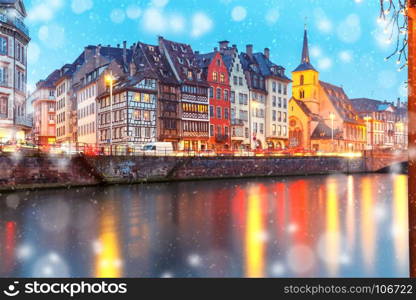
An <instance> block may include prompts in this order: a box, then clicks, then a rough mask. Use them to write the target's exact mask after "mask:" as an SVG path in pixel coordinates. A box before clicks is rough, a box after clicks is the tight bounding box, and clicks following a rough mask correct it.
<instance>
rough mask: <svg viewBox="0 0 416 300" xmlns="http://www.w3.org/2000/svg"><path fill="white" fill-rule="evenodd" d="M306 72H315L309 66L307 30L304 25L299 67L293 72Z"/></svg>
mask: <svg viewBox="0 0 416 300" xmlns="http://www.w3.org/2000/svg"><path fill="white" fill-rule="evenodd" d="M306 70H314V71H316V70H315V68H314V67H313V66H312V65H311V59H310V57H309V43H308V29H307V27H306V23H305V32H304V35H303V49H302V59H301V62H300V65H299V66H298V67H297V68H296V70H295V71H294V72H297V71H306Z"/></svg>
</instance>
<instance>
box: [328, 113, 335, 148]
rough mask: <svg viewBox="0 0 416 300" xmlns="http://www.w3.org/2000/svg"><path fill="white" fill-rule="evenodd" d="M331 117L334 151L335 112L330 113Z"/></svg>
mask: <svg viewBox="0 0 416 300" xmlns="http://www.w3.org/2000/svg"><path fill="white" fill-rule="evenodd" d="M329 118H330V119H331V131H332V134H331V139H332V152H334V150H335V147H334V121H335V114H334V113H332V112H331V113H330V114H329Z"/></svg>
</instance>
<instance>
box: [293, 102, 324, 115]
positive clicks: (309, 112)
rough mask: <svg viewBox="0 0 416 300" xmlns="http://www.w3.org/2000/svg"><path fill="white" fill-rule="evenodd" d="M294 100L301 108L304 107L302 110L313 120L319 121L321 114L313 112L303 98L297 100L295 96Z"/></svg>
mask: <svg viewBox="0 0 416 300" xmlns="http://www.w3.org/2000/svg"><path fill="white" fill-rule="evenodd" d="M293 100H294V101H295V102H296V103H297V104H298V105H299V107H300V109H302V111H303V112H304V113H305V114H306V115H307V116H308V117H310V118H311V119H312V120H313V121H319V120H320V119H321V117H320V116H319V115H317V114H314V113H312V112H311V110H310V109H309V107H308V106H307V105H306V104H305V103H304V102H303V101H302V100H297V99H294V98H293Z"/></svg>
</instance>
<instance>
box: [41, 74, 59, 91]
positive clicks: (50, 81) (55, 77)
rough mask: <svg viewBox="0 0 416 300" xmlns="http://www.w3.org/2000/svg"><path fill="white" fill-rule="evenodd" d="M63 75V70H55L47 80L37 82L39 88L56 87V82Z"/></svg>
mask: <svg viewBox="0 0 416 300" xmlns="http://www.w3.org/2000/svg"><path fill="white" fill-rule="evenodd" d="M60 77H61V71H60V70H55V71H53V72H52V73H51V74H50V75H49V76H48V77H47V78H46V79H45V80H41V81H39V82H38V83H37V84H36V88H37V89H42V88H45V89H46V88H54V87H55V82H56V81H57V80H58V79H59V78H60Z"/></svg>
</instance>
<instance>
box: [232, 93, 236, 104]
mask: <svg viewBox="0 0 416 300" xmlns="http://www.w3.org/2000/svg"><path fill="white" fill-rule="evenodd" d="M231 103H235V92H231Z"/></svg>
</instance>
